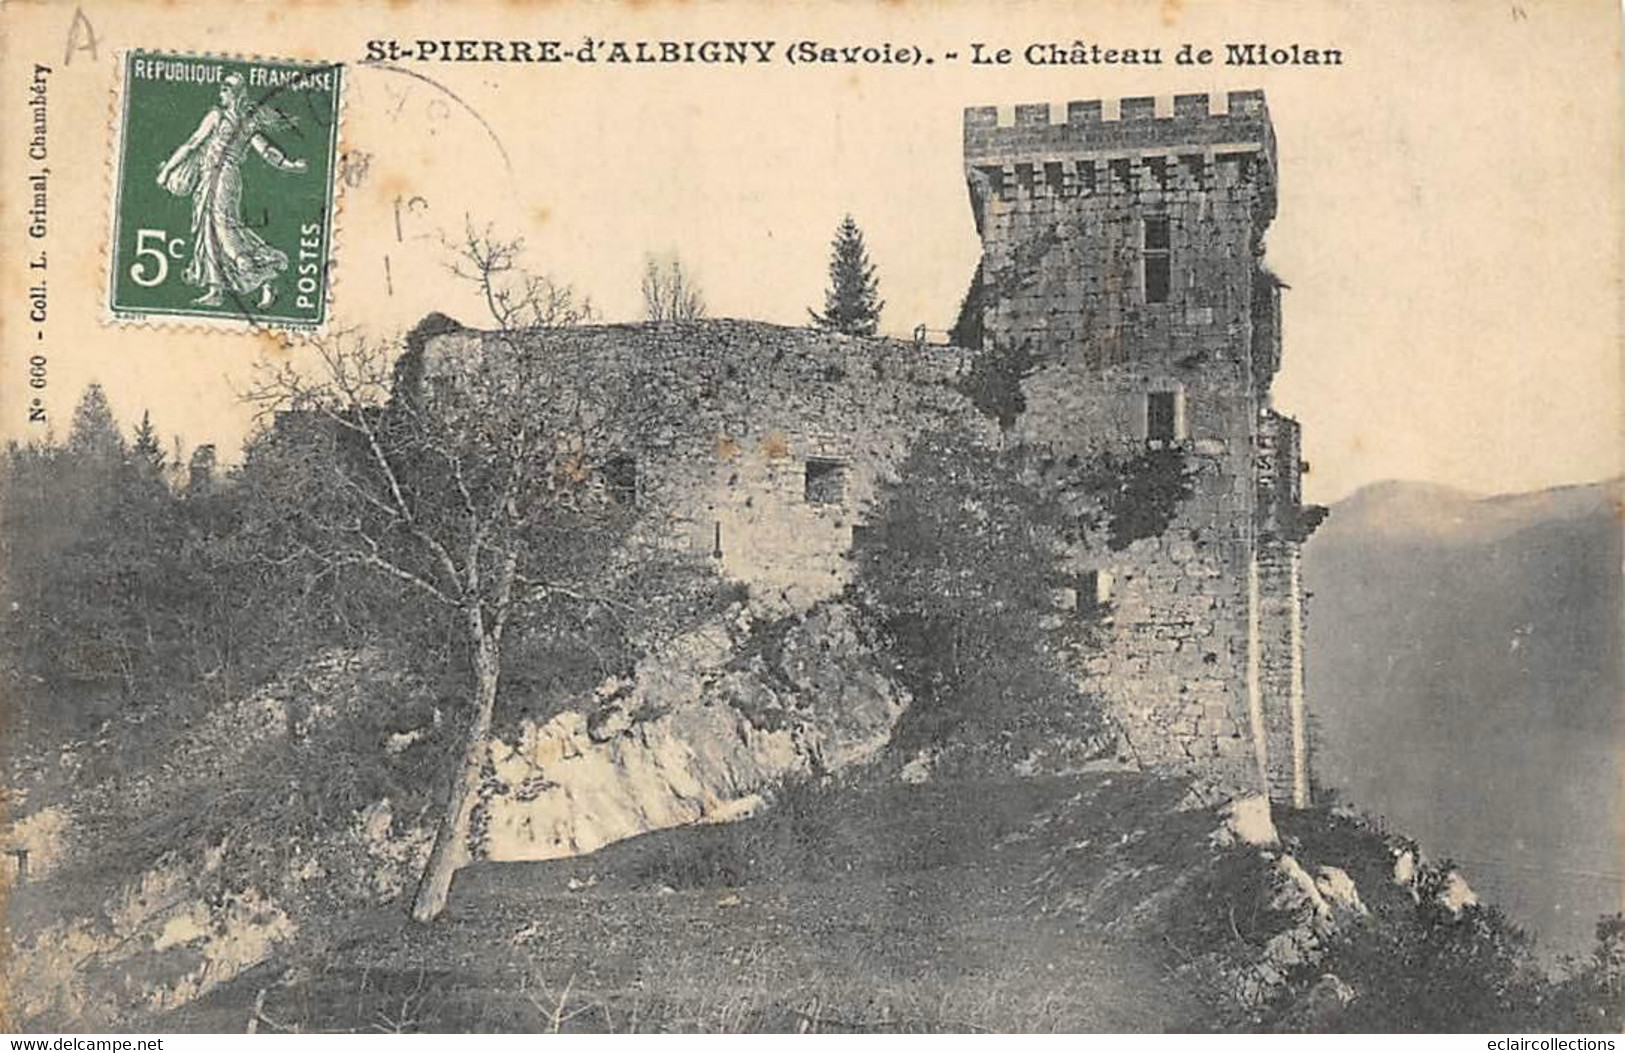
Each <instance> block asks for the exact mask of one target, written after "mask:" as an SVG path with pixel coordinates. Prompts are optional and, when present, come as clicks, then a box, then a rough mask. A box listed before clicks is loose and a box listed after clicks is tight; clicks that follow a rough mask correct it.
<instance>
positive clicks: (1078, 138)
mask: <svg viewBox="0 0 1625 1053" xmlns="http://www.w3.org/2000/svg"><path fill="white" fill-rule="evenodd" d="M965 165H966V176H967V180H968V182H969V186H970V191H971V200H972V206H973V208H974V209H975V212H976V221H977V229H978V230H979V231H980V233H981V235H982V240H983V246H984V256H983V261H982V265H981V268H980V271H979V290H978V291H979V297H978V299H979V301H980V303H981V306H982V312H983V313H982V319H981V322H982V331H983V332H984V334H986V341H987V343H988V344H989V345H990V346H991V347H992V348H994V349H998V348H1001V347H1003V348H1014V347H1024V348H1025V349H1026V351H1027V353H1028V354H1030V355H1031V356H1032V357H1033V359H1034V360H1035V361H1036V363H1037V369H1036V371H1035V372H1034V374H1033V375H1032V376H1031V377H1030V378H1029V379H1028V380H1027V381H1026V383H1025V385H1024V394H1025V396H1026V400H1027V410H1026V413H1025V414H1024V415H1023V416H1022V418H1021V419H1020V421H1019V422H1018V424H1017V426H1016V430H1017V432H1018V434H1019V436H1020V438H1021V439H1022V440H1023V441H1025V442H1028V443H1038V444H1047V445H1049V446H1051V447H1053V448H1054V449H1055V450H1056V451H1057V453H1058V454H1062V453H1066V452H1082V451H1100V450H1106V451H1112V452H1116V453H1119V454H1124V455H1127V454H1130V453H1133V452H1134V451H1138V450H1145V449H1147V448H1148V447H1149V448H1165V449H1177V450H1180V451H1182V452H1183V453H1184V459H1185V462H1186V464H1187V466H1188V469H1189V471H1190V472H1191V475H1192V479H1193V494H1192V497H1191V498H1190V500H1188V501H1187V502H1186V503H1185V504H1184V505H1183V506H1182V507H1181V509H1180V512H1179V514H1178V516H1177V517H1176V519H1175V521H1174V522H1173V524H1172V525H1171V527H1170V529H1169V530H1168V531H1167V532H1166V533H1165V534H1164V535H1163V536H1161V537H1159V538H1151V539H1146V540H1142V541H1137V542H1135V543H1134V544H1133V545H1131V546H1130V547H1129V548H1127V549H1126V550H1124V551H1122V552H1115V553H1114V552H1111V551H1109V550H1107V548H1106V546H1105V545H1103V544H1101V543H1099V542H1098V540H1094V539H1092V543H1091V544H1090V545H1088V546H1087V550H1086V551H1085V552H1083V553H1080V555H1079V557H1078V559H1079V564H1080V567H1087V568H1088V569H1089V570H1093V571H1095V572H1096V574H1097V575H1098V577H1097V579H1096V580H1097V581H1099V580H1104V581H1108V582H1109V583H1110V584H1109V588H1107V587H1103V588H1101V590H1100V592H1101V597H1102V598H1103V599H1105V600H1107V601H1108V603H1109V617H1110V619H1111V632H1110V634H1109V639H1108V642H1107V644H1106V647H1105V648H1104V651H1103V653H1101V654H1099V655H1096V656H1094V657H1092V658H1091V659H1090V660H1089V662H1088V665H1087V674H1088V679H1089V682H1090V684H1091V686H1093V687H1094V688H1095V689H1096V690H1097V691H1099V692H1100V693H1101V695H1102V697H1104V698H1105V699H1106V700H1107V702H1108V703H1109V704H1110V705H1111V707H1112V709H1113V711H1114V712H1115V713H1116V715H1117V717H1118V719H1119V722H1120V723H1121V724H1122V726H1123V730H1124V734H1125V739H1126V741H1127V744H1128V746H1129V748H1130V749H1131V750H1132V751H1133V752H1134V753H1135V754H1137V755H1138V757H1139V759H1141V760H1142V761H1146V762H1149V763H1153V764H1157V765H1159V766H1164V767H1176V768H1183V769H1185V770H1187V771H1190V772H1192V773H1193V774H1196V775H1198V776H1200V777H1201V778H1203V779H1204V780H1205V781H1206V782H1208V783H1209V784H1210V785H1212V786H1213V787H1214V788H1215V789H1217V790H1219V791H1221V792H1229V793H1234V792H1245V791H1247V790H1251V789H1256V788H1260V787H1261V786H1266V785H1267V786H1269V787H1270V788H1271V789H1272V791H1273V795H1274V796H1277V797H1281V798H1285V799H1290V798H1291V797H1293V787H1294V786H1297V785H1299V784H1302V783H1305V782H1306V776H1305V775H1304V774H1303V772H1304V770H1305V767H1306V764H1307V746H1306V745H1304V744H1302V743H1301V721H1300V722H1299V723H1298V724H1297V725H1293V723H1292V720H1291V716H1290V714H1291V712H1292V705H1293V700H1294V699H1295V700H1296V704H1297V706H1298V708H1299V709H1300V710H1301V706H1302V691H1301V682H1302V681H1301V670H1302V666H1301V646H1300V645H1298V644H1295V643H1294V641H1295V640H1296V641H1299V644H1301V620H1300V621H1296V622H1295V621H1294V619H1295V618H1296V617H1297V616H1298V614H1299V613H1301V611H1300V607H1301V605H1300V603H1299V599H1298V596H1299V585H1298V582H1297V578H1296V575H1295V569H1294V568H1295V566H1296V548H1295V544H1294V543H1292V542H1290V541H1288V540H1285V539H1282V540H1280V541H1278V542H1276V543H1275V547H1274V548H1273V549H1271V551H1270V552H1268V553H1262V552H1261V549H1260V538H1261V532H1260V516H1261V514H1262V506H1261V504H1260V493H1261V490H1260V486H1259V471H1260V467H1259V450H1260V436H1259V432H1260V424H1261V420H1262V419H1263V417H1262V415H1263V414H1264V413H1265V412H1266V407H1267V406H1268V398H1269V394H1268V392H1269V383H1270V380H1271V378H1272V376H1273V374H1274V372H1275V370H1276V368H1277V366H1278V363H1279V361H1280V322H1279V317H1280V315H1279V311H1280V304H1279V294H1278V286H1277V283H1276V282H1275V281H1274V279H1273V278H1272V277H1271V276H1270V275H1269V274H1268V272H1267V271H1265V270H1264V269H1263V267H1262V264H1261V256H1262V241H1263V235H1264V231H1265V228H1266V227H1267V226H1268V224H1269V222H1270V221H1271V219H1272V218H1273V216H1274V213H1275V200H1276V199H1275V176H1276V168H1275V140H1274V135H1273V132H1272V130H1271V127H1270V123H1269V117H1268V113H1267V111H1266V109H1265V107H1264V101H1263V96H1262V94H1261V93H1258V92H1233V93H1231V94H1230V95H1229V96H1228V97H1226V98H1215V99H1211V100H1210V99H1209V97H1208V96H1206V95H1182V96H1175V97H1174V98H1172V99H1171V100H1153V99H1150V98H1142V99H1124V100H1122V101H1121V103H1119V104H1116V105H1113V104H1111V103H1109V102H1107V103H1102V102H1074V103H1070V104H1068V105H1067V106H1066V108H1065V110H1064V112H1062V111H1059V110H1056V111H1052V110H1051V109H1050V107H1048V106H1047V105H1034V106H1017V107H1015V108H1014V109H1013V111H1010V112H1008V113H1000V111H999V110H998V109H997V108H993V107H981V108H973V109H970V110H967V111H966V113H965ZM1293 434H1294V435H1295V432H1294V433H1293ZM1289 462H1290V463H1289ZM1272 464H1273V467H1272V469H1271V470H1272V471H1273V470H1275V469H1277V468H1278V469H1279V470H1280V471H1281V472H1287V471H1292V472H1295V471H1296V470H1297V467H1298V463H1297V460H1296V448H1295V447H1294V448H1293V449H1292V451H1291V452H1290V458H1289V457H1287V456H1285V455H1283V456H1282V457H1280V458H1278V459H1277V460H1276V461H1274V462H1272ZM1293 485H1294V486H1295V478H1294V481H1293ZM1270 494H1271V495H1272V497H1273V496H1275V495H1278V496H1280V497H1281V498H1282V499H1283V500H1285V501H1286V502H1288V503H1295V502H1296V500H1297V496H1296V490H1295V489H1294V490H1292V491H1291V493H1290V494H1289V493H1287V491H1286V489H1285V488H1284V487H1283V486H1281V485H1276V487H1275V488H1274V489H1273V490H1271V491H1270ZM1294 625H1297V626H1298V628H1297V629H1296V630H1294V629H1293V626H1294ZM1294 632H1297V634H1298V635H1297V636H1294V635H1293V634H1294ZM1294 685H1296V687H1294ZM1294 692H1295V693H1294ZM1294 727H1296V728H1297V733H1298V734H1299V735H1300V738H1299V739H1295V738H1294V734H1295V732H1294ZM1295 743H1297V744H1298V746H1299V747H1301V748H1295V746H1294V744H1295ZM1295 757H1296V758H1298V761H1297V763H1296V767H1295V766H1294V765H1295V761H1294V758H1295Z"/></svg>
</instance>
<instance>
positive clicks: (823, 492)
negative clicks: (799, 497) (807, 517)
mask: <svg viewBox="0 0 1625 1053" xmlns="http://www.w3.org/2000/svg"><path fill="white" fill-rule="evenodd" d="M803 496H804V497H805V498H806V500H807V503H808V504H810V505H838V504H840V503H841V502H842V501H845V500H846V463H845V462H844V461H831V460H825V459H823V458H818V457H814V458H812V459H810V460H808V461H807V477H806V484H805V487H804V490H803Z"/></svg>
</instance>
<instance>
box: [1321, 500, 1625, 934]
mask: <svg viewBox="0 0 1625 1053" xmlns="http://www.w3.org/2000/svg"><path fill="white" fill-rule="evenodd" d="M1620 495H1621V485H1620V483H1619V482H1617V481H1616V482H1612V483H1605V484H1596V485H1590V486H1575V487H1564V488H1559V489H1553V490H1547V491H1542V492H1539V493H1532V494H1518V495H1508V496H1501V497H1487V498H1486V497H1478V496H1475V495H1471V494H1465V493H1462V492H1459V491H1454V490H1449V489H1446V488H1443V487H1438V486H1432V485H1427V484H1416V483H1382V484H1378V485H1374V486H1371V487H1367V488H1366V489H1363V490H1361V491H1359V492H1358V493H1356V494H1354V495H1353V496H1352V497H1350V498H1348V499H1347V500H1345V501H1343V502H1342V503H1340V504H1338V505H1337V506H1336V507H1335V508H1334V509H1333V512H1332V515H1331V518H1330V519H1329V520H1328V522H1327V523H1326V525H1325V526H1323V527H1322V528H1321V529H1320V531H1319V532H1318V533H1317V534H1316V535H1315V537H1314V538H1313V539H1311V541H1310V543H1309V544H1308V546H1307V547H1306V549H1305V553H1304V568H1305V579H1306V582H1307V587H1308V589H1309V591H1310V593H1311V594H1312V596H1313V599H1312V600H1311V602H1310V617H1309V629H1308V632H1309V655H1310V659H1309V664H1308V667H1307V677H1308V688H1309V693H1310V698H1311V699H1312V700H1313V705H1314V710H1315V713H1316V716H1317V718H1318V720H1319V724H1320V731H1321V734H1322V749H1321V752H1320V753H1319V754H1318V756H1317V760H1318V764H1319V774H1320V780H1321V782H1323V783H1325V784H1328V785H1331V786H1334V787H1336V788H1338V789H1339V790H1340V791H1341V792H1342V795H1343V798H1344V799H1345V800H1347V801H1349V802H1350V803H1353V804H1354V805H1356V806H1358V807H1360V808H1363V809H1367V810H1370V811H1372V812H1375V813H1378V814H1381V815H1384V816H1386V817H1387V818H1388V819H1389V820H1390V821H1391V822H1392V823H1393V825H1394V826H1396V827H1397V828H1399V829H1403V830H1405V831H1406V832H1407V833H1410V834H1412V835H1414V836H1416V837H1418V838H1419V839H1420V840H1421V841H1422V842H1423V843H1425V844H1428V845H1430V846H1432V847H1433V848H1434V849H1435V850H1436V851H1438V852H1442V853H1446V854H1448V855H1450V856H1452V857H1453V858H1456V859H1458V860H1459V861H1461V862H1462V863H1463V864H1464V865H1465V866H1466V869H1467V871H1468V873H1469V874H1470V876H1471V877H1472V879H1473V881H1474V884H1475V886H1477V887H1478V888H1479V889H1480V891H1482V892H1485V893H1486V894H1487V895H1488V897H1489V898H1490V899H1491V900H1493V901H1495V902H1498V903H1500V904H1501V905H1502V906H1503V907H1505V908H1506V909H1507V910H1508V912H1509V914H1511V915H1512V917H1513V918H1514V919H1515V920H1517V921H1519V922H1521V923H1522V924H1524V925H1526V926H1528V927H1529V928H1531V929H1532V930H1533V931H1535V932H1536V933H1537V934H1538V935H1539V936H1540V937H1541V940H1542V943H1544V944H1546V945H1547V946H1548V947H1549V948H1550V949H1551V950H1554V951H1555V950H1565V951H1577V950H1580V949H1581V948H1582V947H1584V946H1585V945H1587V944H1588V943H1589V942H1590V940H1591V937H1592V927H1593V924H1594V922H1595V920H1596V917H1597V915H1599V914H1602V913H1605V912H1611V911H1617V910H1619V909H1620V908H1621V895H1622V885H1621V881H1620V878H1619V872H1620V862H1619V860H1620V856H1619V840H1618V838H1619V832H1620V831H1621V830H1622V829H1625V826H1622V820H1625V812H1622V810H1621V809H1622V804H1625V802H1622V800H1621V790H1620V784H1621V772H1620V757H1621V744H1622V742H1625V713H1622V710H1621V705H1620V699H1621V659H1620V641H1621V592H1620V575H1619V568H1620V565H1621V555H1622V554H1621V542H1620V530H1619V518H1618V509H1619V501H1620Z"/></svg>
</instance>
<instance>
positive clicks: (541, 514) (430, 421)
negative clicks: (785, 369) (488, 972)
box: [249, 224, 629, 921]
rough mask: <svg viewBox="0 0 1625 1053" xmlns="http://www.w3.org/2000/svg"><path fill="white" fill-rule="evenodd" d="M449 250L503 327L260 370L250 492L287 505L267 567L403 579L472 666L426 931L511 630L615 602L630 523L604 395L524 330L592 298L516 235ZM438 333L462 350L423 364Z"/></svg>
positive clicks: (440, 896)
mask: <svg viewBox="0 0 1625 1053" xmlns="http://www.w3.org/2000/svg"><path fill="white" fill-rule="evenodd" d="M451 247H452V248H453V249H454V251H455V253H456V262H455V263H453V264H452V265H451V267H450V269H451V270H452V272H453V273H454V274H456V275H458V276H459V277H461V278H463V279H465V280H467V281H469V282H470V283H471V284H473V285H474V286H475V287H476V288H477V289H478V290H479V291H480V292H481V294H482V295H483V297H484V299H485V302H486V305H487V307H488V308H489V309H490V312H491V315H492V318H493V320H494V321H496V323H497V324H498V325H499V326H500V327H501V329H500V331H499V332H496V333H491V334H475V333H469V332H467V331H463V330H461V329H460V328H459V327H458V326H456V324H455V323H452V322H451V321H450V320H449V319H445V318H443V317H441V316H432V317H431V319H428V320H426V321H425V322H424V323H423V324H422V325H420V327H419V330H418V331H416V332H415V333H414V334H412V335H411V336H409V337H408V338H407V341H406V343H407V351H406V353H405V354H404V355H400V356H399V361H397V357H398V355H397V349H396V348H394V347H391V346H388V345H385V344H382V343H379V342H376V341H373V340H369V339H367V338H366V337H364V336H362V335H360V334H357V333H354V332H350V333H342V334H339V335H337V336H334V337H331V338H328V339H324V340H321V341H317V342H315V343H314V345H313V346H314V351H315V359H316V360H315V368H314V369H310V368H299V367H297V366H296V365H294V364H293V363H292V362H291V361H289V360H286V359H284V360H283V361H282V362H281V363H278V364H267V365H264V366H262V370H261V374H260V377H259V379H258V382H257V384H256V386H255V387H254V389H253V390H252V391H251V392H250V395H249V398H250V399H251V400H253V401H255V402H257V403H258V404H259V405H260V407H261V409H262V413H263V414H266V415H268V416H269V417H270V419H272V420H274V421H276V423H275V424H274V425H273V426H272V427H270V428H269V429H267V431H266V432H265V434H264V435H263V436H262V437H261V440H260V442H259V444H258V446H259V450H258V452H259V457H258V461H259V464H260V465H261V467H262V471H261V473H260V474H261V476H262V485H263V479H271V480H273V482H272V483H271V485H272V486H277V487H281V488H282V490H283V492H282V493H279V494H277V495H275V499H273V500H272V501H271V502H270V504H271V505H272V506H273V507H278V508H282V509H286V510H287V512H286V514H287V517H288V518H287V521H286V522H285V523H283V524H281V525H280V527H279V529H278V544H277V546H274V548H275V551H277V552H279V553H280V554H279V555H278V556H277V557H276V558H278V559H279V561H281V562H283V563H285V564H293V563H301V564H303V565H304V566H305V567H307V568H309V569H310V571H311V572H313V575H314V576H315V578H320V577H322V576H326V575H343V574H354V573H365V574H371V575H375V576H378V577H379V578H381V579H383V580H386V581H389V582H393V583H395V584H396V585H398V586H399V587H400V588H401V589H403V590H405V591H406V592H409V593H410V594H412V595H413V596H415V597H417V598H418V599H420V600H422V601H423V602H424V603H425V604H426V605H427V609H428V610H431V611H434V612H436V613H437V614H438V615H439V616H440V617H443V618H444V619H445V623H446V626H447V629H448V631H449V632H451V633H453V634H455V638H456V639H458V640H460V641H461V643H462V644H463V646H464V648H465V649H466V653H467V654H468V657H469V666H468V668H469V677H470V679H469V684H468V691H469V697H468V712H467V717H468V722H467V728H466V733H465V738H464V742H463V748H462V753H461V759H460V761H459V762H458V764H457V767H456V771H455V773H454V775H453V778H452V779H451V782H450V786H449V788H448V791H447V795H446V799H445V802H444V807H443V809H442V811H441V814H440V817H439V822H438V824H437V827H436V831H435V838H434V845H433V847H432V849H431V850H430V855H429V861H428V864H427V866H426V867H425V869H424V873H423V876H422V879H421V881H420V883H419V886H418V890H417V894H416V897H415V899H414V901H413V904H412V916H413V917H414V918H416V919H417V920H419V921H428V920H430V919H432V918H434V917H435V916H437V915H438V914H439V913H440V912H441V911H442V910H443V909H444V908H445V905H446V899H447V895H448V893H449V891H450V887H451V881H452V876H453V875H454V874H455V873H456V871H457V869H458V868H459V867H460V866H461V865H462V864H463V862H464V861H465V856H466V850H467V849H466V846H467V841H468V834H469V821H470V817H471V815H472V812H473V809H474V805H475V802H476V799H477V791H478V787H479V781H480V775H481V772H482V770H483V766H484V762H485V757H486V752H487V749H488V740H489V737H490V732H491V724H492V719H493V714H494V711H495V707H496V701H497V694H498V688H499V684H500V682H501V676H502V655H503V640H504V637H505V634H508V633H509V632H510V631H511V630H512V628H513V626H514V625H515V623H517V622H521V621H530V622H532V623H534V624H539V625H542V626H545V625H547V624H549V622H550V621H553V622H557V621H559V620H561V619H566V620H573V621H579V619H581V618H582V617H584V616H588V615H589V614H590V612H591V611H593V610H594V609H600V608H604V607H608V606H617V605H618V606H621V607H624V606H625V605H624V604H618V602H617V601H616V600H614V599H612V598H610V596H609V593H610V591H611V590H610V589H608V588H607V587H606V585H605V581H606V580H607V579H606V575H607V574H608V573H609V572H608V571H607V570H605V569H604V568H606V567H607V566H608V565H609V561H608V559H607V555H608V553H609V552H610V551H611V550H613V548H614V546H615V545H617V544H618V543H619V541H620V539H621V538H622V537H623V536H624V531H625V529H626V527H627V526H628V525H629V514H628V511H627V509H626V508H625V507H624V506H623V505H622V504H621V503H619V502H617V501H615V500H614V499H613V498H612V497H611V496H609V495H608V494H607V493H606V490H605V488H604V486H603V485H602V482H601V471H602V469H603V467H604V464H605V463H606V458H607V457H608V456H609V453H610V452H613V451H611V443H612V442H613V441H614V434H615V429H616V427H617V417H616V413H615V411H616V410H617V409H618V408H619V407H617V406H616V401H615V399H614V398H613V397H612V396H611V395H610V394H609V393H608V392H607V391H606V385H605V384H604V383H603V382H602V380H601V378H599V377H597V376H595V375H593V373H592V363H591V362H590V361H589V360H588V359H587V358H586V357H585V356H582V355H569V354H544V352H543V350H542V348H541V346H540V344H541V343H542V341H541V340H540V339H539V338H537V337H536V336H534V335H527V334H525V333H524V332H522V331H523V330H531V329H536V328H546V327H554V326H561V325H570V324H574V323H577V322H579V321H581V320H583V319H584V318H586V317H587V316H588V315H589V314H590V311H591V307H590V305H589V304H588V303H587V301H585V300H584V299H582V298H580V297H578V296H577V295H576V294H575V292H574V291H573V290H572V289H571V288H570V287H569V286H567V285H561V284H559V283H556V282H554V281H552V280H551V279H548V278H544V277H537V276H535V275H533V274H530V273H528V272H526V271H525V270H523V269H522V268H521V267H520V266H519V263H518V259H519V255H520V252H521V250H522V248H523V243H522V242H521V241H519V240H517V239H516V240H512V241H505V240H502V239H500V238H497V237H494V236H493V235H492V234H491V232H490V231H489V230H488V229H487V230H485V231H476V230H475V229H474V227H473V225H472V224H470V225H469V227H468V230H467V232H466V235H465V237H464V239H463V240H462V241H461V242H458V243H456V244H454V245H452V246H451ZM435 332H452V333H462V339H463V340H464V341H465V344H464V345H463V346H461V347H460V349H459V351H458V353H457V354H456V355H455V356H447V357H446V358H444V359H443V360H436V361H430V360H429V358H430V349H429V347H428V344H429V337H430V336H431V335H434V333H435ZM544 360H545V361H544ZM589 392H590V393H591V397H587V393H589ZM266 466H270V467H269V468H266Z"/></svg>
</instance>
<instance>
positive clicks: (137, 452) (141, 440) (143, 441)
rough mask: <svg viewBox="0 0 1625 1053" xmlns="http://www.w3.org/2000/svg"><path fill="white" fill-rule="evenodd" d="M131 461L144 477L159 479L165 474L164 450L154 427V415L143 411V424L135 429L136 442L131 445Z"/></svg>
mask: <svg viewBox="0 0 1625 1053" xmlns="http://www.w3.org/2000/svg"><path fill="white" fill-rule="evenodd" d="M130 454H131V459H132V460H133V461H134V462H135V467H136V470H137V471H139V472H140V473H141V474H142V475H143V476H146V477H149V478H153V479H159V478H162V477H163V474H164V448H163V446H162V444H160V443H159V442H158V429H156V428H154V427H153V426H152V413H151V412H150V411H148V410H142V411H141V424H140V425H139V426H138V427H137V428H136V429H135V441H134V442H133V443H131V444H130Z"/></svg>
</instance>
